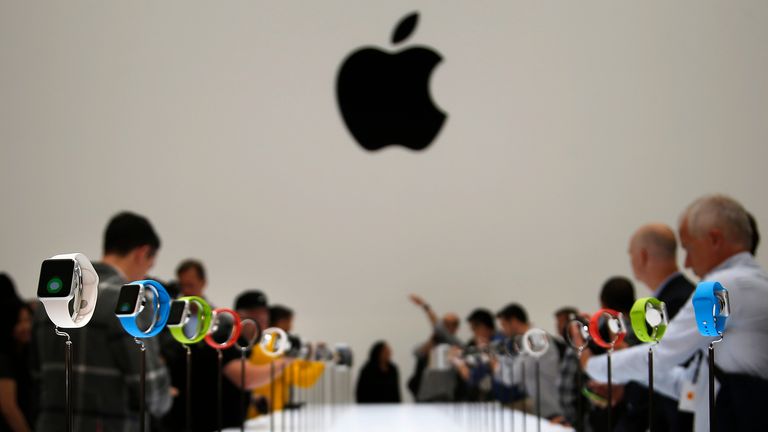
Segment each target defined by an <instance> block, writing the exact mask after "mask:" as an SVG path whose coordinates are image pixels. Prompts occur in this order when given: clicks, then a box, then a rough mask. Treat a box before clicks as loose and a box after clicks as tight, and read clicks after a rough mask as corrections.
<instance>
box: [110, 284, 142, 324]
mask: <svg viewBox="0 0 768 432" xmlns="http://www.w3.org/2000/svg"><path fill="white" fill-rule="evenodd" d="M140 294H141V285H123V287H122V288H120V295H119V296H118V297H117V305H115V315H117V316H132V315H136V314H137V313H138V311H139V295H140Z"/></svg>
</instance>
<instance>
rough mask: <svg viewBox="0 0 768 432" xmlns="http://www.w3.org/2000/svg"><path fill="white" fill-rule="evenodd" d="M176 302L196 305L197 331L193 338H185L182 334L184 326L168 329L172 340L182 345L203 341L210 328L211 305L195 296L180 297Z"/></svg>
mask: <svg viewBox="0 0 768 432" xmlns="http://www.w3.org/2000/svg"><path fill="white" fill-rule="evenodd" d="M178 300H179V301H185V302H187V303H195V304H197V306H198V307H197V329H196V330H197V331H196V332H195V335H194V336H192V337H187V335H186V334H184V325H179V326H176V327H168V329H169V330H170V331H171V335H172V336H173V338H174V339H176V340H177V341H179V342H181V343H183V344H184V345H192V344H196V343H198V342H200V341H201V340H203V339H205V335H207V334H208V330H209V329H210V328H211V305H209V304H208V302H207V301H205V300H204V299H203V298H202V297H197V296H187V297H181V298H179V299H178Z"/></svg>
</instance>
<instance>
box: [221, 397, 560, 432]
mask: <svg viewBox="0 0 768 432" xmlns="http://www.w3.org/2000/svg"><path fill="white" fill-rule="evenodd" d="M305 410H306V411H305V412H303V413H290V412H288V413H286V414H285V415H283V414H282V413H276V414H275V416H274V422H275V424H274V428H275V432H283V431H328V432H392V431H397V432H410V431H414V432H429V431H440V432H460V431H472V432H478V431H489V432H491V431H501V422H502V415H503V416H504V419H503V420H504V430H505V431H508V430H512V429H511V427H512V426H511V423H510V421H511V420H512V418H513V416H514V420H515V430H518V431H522V430H523V415H522V413H520V412H518V411H514V414H513V411H512V410H509V409H505V410H504V411H503V413H502V411H500V409H499V407H498V405H494V406H491V405H479V404H397V405H394V404H393V405H389V404H387V405H328V406H325V407H324V408H323V407H317V406H316V407H314V408H311V407H310V408H305ZM526 417H527V418H526V430H528V431H532V432H535V431H536V417H535V416H533V415H530V414H529V415H527V416H526ZM283 421H285V423H286V424H285V427H283V424H282V423H283ZM269 427H270V422H269V416H264V417H260V418H257V419H254V420H250V421H249V422H248V423H247V424H246V431H269ZM572 430H573V429H570V428H564V427H562V426H558V425H553V424H551V423H549V422H548V421H546V420H542V422H541V431H542V432H565V431H572ZM227 431H231V432H236V431H239V429H227Z"/></svg>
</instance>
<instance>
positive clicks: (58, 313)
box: [43, 253, 99, 328]
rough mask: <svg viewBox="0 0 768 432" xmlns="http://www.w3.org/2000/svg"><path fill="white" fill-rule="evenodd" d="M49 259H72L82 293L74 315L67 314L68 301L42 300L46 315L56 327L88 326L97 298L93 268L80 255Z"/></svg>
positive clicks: (97, 277) (96, 278)
mask: <svg viewBox="0 0 768 432" xmlns="http://www.w3.org/2000/svg"><path fill="white" fill-rule="evenodd" d="M51 259H73V260H75V261H77V264H78V265H79V266H80V272H81V274H82V279H83V287H82V292H83V295H82V297H81V298H80V308H79V309H77V308H73V309H77V312H76V313H70V312H69V304H70V302H71V301H74V300H69V299H43V307H45V312H46V313H47V314H48V318H50V320H51V321H52V322H53V324H54V325H56V327H61V328H80V327H83V326H85V325H86V324H88V322H89V321H90V320H91V317H92V316H93V311H94V310H95V309H96V301H97V300H98V296H99V275H98V274H96V270H95V269H94V268H93V265H92V264H91V261H90V260H89V259H88V257H87V256H85V255H83V254H81V253H71V254H60V255H56V256H53V257H51Z"/></svg>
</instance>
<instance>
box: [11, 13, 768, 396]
mask: <svg viewBox="0 0 768 432" xmlns="http://www.w3.org/2000/svg"><path fill="white" fill-rule="evenodd" d="M414 11H418V12H419V21H418V25H417V27H416V29H415V30H414V32H413V34H412V35H411V36H410V37H409V38H408V39H407V40H406V41H405V42H403V43H402V44H399V45H397V46H396V47H394V46H392V44H391V35H392V32H393V31H394V28H395V26H396V25H397V24H398V22H400V20H401V19H402V18H403V17H405V16H406V15H407V14H409V13H411V12H414ZM766 20H768V3H766V2H762V1H741V2H737V3H733V2H717V1H692V0H680V1H676V2H666V1H655V0H654V1H645V2H641V3H624V2H609V1H590V2H569V1H557V2H521V1H483V2H445V1H417V2H406V1H400V0H397V1H387V2H364V3H363V2H353V1H324V2H300V3H299V2H294V3H290V2H288V3H286V2H256V1H231V2H225V3H221V2H201V1H167V2H160V3H158V2H152V1H133V2H99V1H68V2H47V3H45V4H43V3H38V2H20V1H18V2H17V1H2V2H0V58H1V59H2V61H1V62H0V101H2V102H0V185H2V187H0V202H2V207H3V209H4V211H3V216H2V224H0V244H1V245H2V246H0V270H2V271H5V272H8V273H9V274H11V275H12V276H13V278H14V279H15V281H16V283H17V285H18V288H19V291H20V292H21V294H22V295H23V296H25V297H30V298H31V297H33V296H34V293H35V291H34V290H35V289H36V284H37V277H38V272H39V267H40V262H41V261H42V260H43V259H45V258H47V257H50V256H52V255H54V254H57V253H63V252H74V251H81V252H83V253H85V254H87V255H88V256H89V257H90V258H91V259H93V260H97V259H99V257H100V255H101V250H100V248H101V236H102V233H103V229H104V227H105V225H106V223H107V221H108V219H109V218H110V217H111V216H112V215H113V214H115V213H117V212H118V211H121V210H131V211H135V212H138V213H141V214H143V215H146V216H147V217H148V218H149V219H150V220H151V221H152V223H153V224H154V226H155V228H156V229H157V231H158V233H159V235H160V237H161V239H162V242H163V245H162V248H161V250H160V254H159V256H158V261H157V264H156V266H155V268H154V270H153V275H156V276H157V277H160V278H165V279H170V278H172V277H173V276H174V270H175V267H176V265H177V264H178V263H179V262H180V261H181V260H183V259H185V258H190V257H193V258H198V259H200V260H202V261H203V262H204V263H205V264H206V268H207V271H208V284H209V287H208V290H207V292H206V295H207V296H208V297H209V298H210V299H211V300H212V301H213V302H214V303H216V304H217V305H222V306H224V305H231V303H232V301H233V300H234V298H235V296H236V295H237V294H238V293H240V292H241V291H243V290H245V289H250V288H257V289H260V290H262V291H264V292H265V293H266V294H267V295H268V297H269V299H270V302H277V303H283V304H287V305H290V306H291V307H292V308H293V309H294V310H295V311H296V322H295V326H294V327H295V330H296V332H297V333H298V334H300V335H301V336H302V338H303V339H305V340H325V341H329V342H337V341H344V342H348V343H349V344H350V345H351V347H352V348H353V350H354V351H355V353H356V356H357V358H358V359H360V360H362V359H363V358H365V357H366V355H367V351H368V348H369V347H370V345H371V343H372V342H373V341H375V340H378V339H386V340H387V341H389V343H390V345H391V347H392V349H393V352H394V360H395V362H396V363H397V364H399V365H400V369H401V373H402V377H401V384H403V385H404V381H405V378H407V376H408V374H409V373H410V371H411V370H412V365H413V359H412V356H411V354H410V351H411V350H412V348H413V347H414V346H415V345H416V344H417V343H419V342H420V341H422V340H423V339H424V338H425V337H426V336H427V335H428V334H429V331H430V329H429V326H428V325H427V323H426V320H425V318H424V316H423V313H422V312H421V311H420V310H419V309H418V308H416V307H414V306H413V305H412V304H410V303H409V301H408V299H407V295H408V294H409V293H418V294H421V295H422V296H423V297H424V298H425V299H426V300H427V301H428V302H429V303H430V304H431V305H432V307H433V309H435V310H436V311H437V312H446V311H456V312H458V313H459V314H460V316H461V317H462V318H464V317H466V315H467V314H468V313H469V311H470V310H471V309H473V308H474V307H476V306H485V307H488V308H490V309H492V310H493V311H496V310H497V309H499V308H500V307H502V306H503V305H504V304H506V303H509V302H511V301H517V302H520V303H521V304H523V305H525V307H526V308H527V309H528V311H529V313H530V315H531V318H532V321H533V323H534V324H535V325H537V326H540V327H543V328H545V329H548V330H553V328H554V319H553V316H552V312H553V311H554V310H555V309H557V308H558V307H560V306H563V305H573V306H576V307H578V308H580V309H583V310H587V311H589V310H594V309H596V308H597V306H598V299H597V292H598V290H599V287H600V285H601V284H602V283H603V282H604V280H605V279H607V278H608V277H609V276H611V275H614V274H623V275H626V276H630V277H631V270H630V267H629V259H628V256H627V244H628V240H629V236H630V235H631V233H632V232H633V231H634V229H635V228H637V227H638V226H640V225H641V224H643V223H646V222H650V221H660V222H665V223H668V224H672V225H673V226H674V225H676V222H677V217H678V216H679V214H680V212H681V211H682V210H683V209H684V207H685V206H686V205H687V204H688V203H690V202H691V201H692V200H693V199H695V198H696V197H698V196H700V195H703V194H705V193H711V192H723V193H727V194H730V195H732V196H733V197H734V198H736V199H738V200H739V201H741V202H742V203H743V204H744V205H745V206H746V207H747V209H748V210H750V211H751V212H752V213H753V214H754V215H755V216H756V218H757V221H758V225H761V226H768V219H767V218H768V201H766V200H765V198H764V194H763V190H762V185H763V184H765V183H766V181H767V180H768V172H766V170H765V169H764V167H763V165H764V161H765V160H766V156H768V149H766V139H767V138H768V79H766V77H768V52H767V51H766V50H765V49H764V44H765V41H766V40H768V26H765V22H766ZM369 45H372V46H376V47H379V48H380V49H382V50H385V51H399V50H402V49H407V48H408V47H410V46H427V47H430V48H431V49H433V50H435V51H437V52H438V53H440V55H441V56H442V58H443V61H442V62H441V63H440V64H439V65H438V66H437V67H436V69H435V71H434V74H433V75H432V79H431V81H430V88H431V94H432V98H433V100H434V102H435V104H436V105H437V106H438V107H439V108H440V109H441V110H443V111H444V112H446V113H447V115H448V117H447V120H446V122H445V124H444V125H443V128H442V130H441V132H440V133H439V135H438V137H437V139H436V140H435V141H434V142H433V143H432V145H431V146H430V147H429V148H428V149H426V150H425V151H423V152H414V151H411V150H408V149H405V148H402V147H397V146H395V147H389V148H386V149H383V150H381V151H378V152H368V151H366V150H364V149H363V148H362V147H361V146H360V145H359V144H358V143H357V142H356V141H355V139H354V138H353V137H352V136H351V134H350V133H349V132H348V130H347V128H346V126H345V124H344V122H343V119H342V117H341V115H340V112H339V108H338V104H337V100H336V77H337V74H338V71H339V68H340V66H341V63H342V61H343V60H344V59H345V57H346V56H347V55H349V54H350V53H351V52H353V51H354V50H356V49H358V48H360V47H361V46H369ZM758 259H759V260H760V262H761V263H762V264H763V265H766V264H768V261H766V255H765V254H762V255H759V256H758ZM644 289H645V288H644V287H643V286H642V285H638V287H637V290H638V294H640V293H642V292H643V290H644ZM460 334H461V335H462V336H463V337H468V336H469V333H468V326H467V325H466V323H462V329H461V333H460ZM403 394H404V395H405V394H407V392H405V391H404V392H403Z"/></svg>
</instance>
